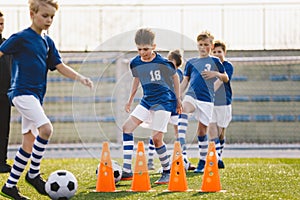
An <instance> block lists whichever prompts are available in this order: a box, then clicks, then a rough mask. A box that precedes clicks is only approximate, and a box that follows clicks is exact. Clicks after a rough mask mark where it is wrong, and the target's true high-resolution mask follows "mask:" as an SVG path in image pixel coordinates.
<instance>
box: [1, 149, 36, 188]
mask: <svg viewBox="0 0 300 200" xmlns="http://www.w3.org/2000/svg"><path fill="white" fill-rule="evenodd" d="M29 158H30V154H29V153H27V152H25V151H24V150H23V149H22V148H21V147H20V148H19V150H18V152H17V153H16V156H15V160H14V164H13V167H12V168H11V171H10V175H9V177H8V179H7V182H6V187H9V188H12V187H14V186H16V185H17V183H18V181H19V179H20V176H21V174H22V172H23V171H24V169H25V167H26V165H27V162H28V160H29Z"/></svg>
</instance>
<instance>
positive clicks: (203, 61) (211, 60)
mask: <svg viewBox="0 0 300 200" xmlns="http://www.w3.org/2000/svg"><path fill="white" fill-rule="evenodd" d="M203 71H219V72H220V73H224V71H225V70H224V66H223V65H222V63H221V62H220V60H219V59H218V58H216V57H212V56H208V57H206V58H192V59H190V60H189V61H187V63H186V66H185V69H184V76H188V77H189V78H190V80H189V83H190V84H189V88H188V90H187V92H186V95H189V96H191V97H193V98H195V99H197V100H199V101H205V102H213V101H214V82H215V81H216V78H211V79H208V80H205V79H204V78H203V77H202V75H201V73H202V72H203Z"/></svg>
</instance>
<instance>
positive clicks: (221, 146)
mask: <svg viewBox="0 0 300 200" xmlns="http://www.w3.org/2000/svg"><path fill="white" fill-rule="evenodd" d="M224 146H225V138H224V139H223V140H220V159H221V158H222V153H223V149H224Z"/></svg>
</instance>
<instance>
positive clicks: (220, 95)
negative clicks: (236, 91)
mask: <svg viewBox="0 0 300 200" xmlns="http://www.w3.org/2000/svg"><path fill="white" fill-rule="evenodd" d="M223 65H224V68H225V71H226V74H227V75H228V78H229V81H228V82H227V83H224V82H223V84H222V85H221V86H220V87H219V88H218V90H217V91H216V92H215V102H214V105H215V106H224V105H230V104H231V102H232V90H231V84H230V81H231V78H232V74H233V65H232V64H231V63H230V62H229V61H226V60H225V61H224V62H223Z"/></svg>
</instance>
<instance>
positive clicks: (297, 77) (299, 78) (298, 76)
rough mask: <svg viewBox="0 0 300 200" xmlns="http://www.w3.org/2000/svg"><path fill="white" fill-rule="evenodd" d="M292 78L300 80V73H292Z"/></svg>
mask: <svg viewBox="0 0 300 200" xmlns="http://www.w3.org/2000/svg"><path fill="white" fill-rule="evenodd" d="M291 80H292V81H300V75H299V74H296V75H291Z"/></svg>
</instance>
